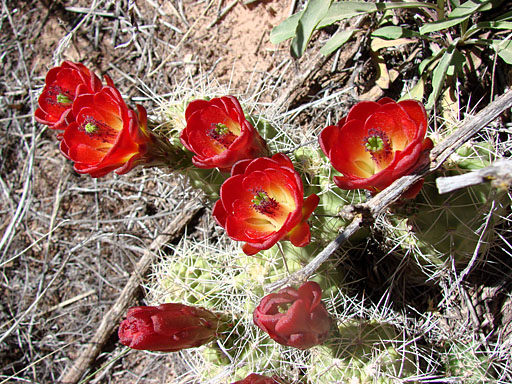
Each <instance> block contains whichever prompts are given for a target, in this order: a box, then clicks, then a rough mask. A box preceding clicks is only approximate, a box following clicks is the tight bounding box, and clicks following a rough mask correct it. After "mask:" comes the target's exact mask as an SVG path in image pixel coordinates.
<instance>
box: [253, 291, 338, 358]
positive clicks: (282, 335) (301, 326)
mask: <svg viewBox="0 0 512 384" xmlns="http://www.w3.org/2000/svg"><path fill="white" fill-rule="evenodd" d="M321 299H322V290H321V288H320V286H319V285H318V284H317V283H315V282H314V281H309V282H307V283H304V284H302V286H301V287H300V288H299V289H298V290H296V289H294V288H290V287H289V288H283V289H281V290H280V291H279V292H278V293H271V294H269V295H267V296H265V297H264V298H263V299H262V300H261V302H260V305H258V307H257V308H256V309H255V310H254V313H253V320H254V324H256V325H257V326H258V327H260V328H261V329H262V330H263V331H265V332H266V333H268V334H269V336H270V338H271V339H272V340H274V341H276V342H278V343H279V344H282V345H288V346H290V347H295V348H299V349H308V348H311V347H314V346H315V345H320V344H322V343H323V342H324V341H325V340H326V339H327V336H329V330H330V328H331V323H332V319H331V317H330V316H329V314H328V313H327V310H326V309H325V306H324V304H323V303H322V302H321Z"/></svg>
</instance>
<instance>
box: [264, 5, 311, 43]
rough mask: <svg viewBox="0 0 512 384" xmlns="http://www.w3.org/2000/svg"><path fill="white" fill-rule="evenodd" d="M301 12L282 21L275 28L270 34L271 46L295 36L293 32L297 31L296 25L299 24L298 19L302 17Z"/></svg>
mask: <svg viewBox="0 0 512 384" xmlns="http://www.w3.org/2000/svg"><path fill="white" fill-rule="evenodd" d="M302 13H303V12H302V11H301V12H297V13H295V14H293V15H291V16H290V17H289V18H287V19H286V20H285V21H283V22H282V23H281V24H279V25H277V26H275V27H274V28H273V29H272V32H270V41H271V43H272V44H279V43H281V42H283V41H285V40H288V39H291V38H292V37H293V36H295V30H296V29H297V24H298V23H299V19H300V17H301V16H302Z"/></svg>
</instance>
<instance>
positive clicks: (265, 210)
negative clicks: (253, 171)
mask: <svg viewBox="0 0 512 384" xmlns="http://www.w3.org/2000/svg"><path fill="white" fill-rule="evenodd" d="M255 192H256V194H255V195H254V197H253V199H252V200H251V202H252V207H253V208H254V209H255V210H256V211H258V212H259V213H262V214H264V215H268V216H272V215H273V214H274V213H275V211H276V210H277V209H278V208H279V203H278V202H277V201H276V200H275V199H274V198H272V197H270V196H269V195H268V193H267V192H265V191H263V190H259V191H255Z"/></svg>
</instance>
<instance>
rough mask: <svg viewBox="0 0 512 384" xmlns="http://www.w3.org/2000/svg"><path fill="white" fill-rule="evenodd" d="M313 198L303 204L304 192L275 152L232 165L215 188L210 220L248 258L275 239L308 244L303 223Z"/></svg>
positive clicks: (285, 160)
mask: <svg viewBox="0 0 512 384" xmlns="http://www.w3.org/2000/svg"><path fill="white" fill-rule="evenodd" d="M318 200H319V199H318V196H317V195H311V196H309V197H308V198H307V199H306V200H304V188H303V186H302V181H301V179H300V176H299V174H298V173H297V172H296V171H295V169H294V168H293V164H292V162H291V161H290V159H289V158H288V157H287V156H286V155H283V154H282V153H278V154H276V155H274V156H272V158H268V157H260V158H258V159H254V160H242V161H239V162H238V163H236V164H235V165H234V166H233V168H232V170H231V177H230V178H228V179H227V180H226V181H225V182H224V183H223V184H222V186H221V188H220V200H218V201H217V202H216V203H215V206H214V207H213V217H214V218H215V220H216V221H217V223H219V225H221V226H222V227H224V228H225V229H226V231H227V234H228V236H229V237H230V238H232V239H233V240H237V241H245V242H246V244H245V245H244V246H243V250H244V252H245V253H246V254H247V255H253V254H255V253H257V252H259V251H261V250H264V249H269V248H270V247H272V246H273V245H274V244H275V243H277V242H278V241H279V240H290V241H291V242H292V244H293V245H295V246H297V247H304V246H306V245H308V244H309V242H310V241H311V233H310V230H309V225H308V223H307V219H308V218H309V216H310V215H311V214H312V213H313V211H314V210H315V208H316V206H317V205H318Z"/></svg>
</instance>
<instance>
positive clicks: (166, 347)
mask: <svg viewBox="0 0 512 384" xmlns="http://www.w3.org/2000/svg"><path fill="white" fill-rule="evenodd" d="M218 326H219V319H218V318H217V316H215V314H213V313H212V312H210V311H208V310H206V309H203V308H200V307H190V306H187V305H183V304H174V303H168V304H161V305H159V306H156V307H151V306H146V307H132V308H130V309H129V310H128V313H127V314H126V319H125V320H123V321H122V322H121V325H120V326H119V331H118V335H119V340H120V341H121V343H122V344H124V345H126V346H127V347H130V348H132V349H140V350H147V351H161V352H175V351H180V350H182V349H185V348H193V347H199V346H201V345H203V344H206V343H208V342H210V341H212V340H213V339H215V337H216V336H217V327H218Z"/></svg>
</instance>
